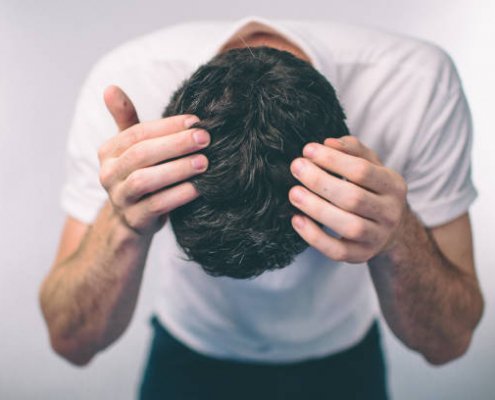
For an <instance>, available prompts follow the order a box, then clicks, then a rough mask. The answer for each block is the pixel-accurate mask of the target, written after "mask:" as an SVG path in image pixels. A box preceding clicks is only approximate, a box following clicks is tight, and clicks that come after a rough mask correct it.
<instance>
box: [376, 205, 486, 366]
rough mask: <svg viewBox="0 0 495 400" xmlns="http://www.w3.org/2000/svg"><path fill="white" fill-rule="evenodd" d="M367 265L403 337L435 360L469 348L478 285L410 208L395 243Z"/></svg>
mask: <svg viewBox="0 0 495 400" xmlns="http://www.w3.org/2000/svg"><path fill="white" fill-rule="evenodd" d="M368 265H369V270H370V274H371V277H372V279H373V283H374V285H375V288H376V292H377V294H378V298H379V302H380V306H381V308H382V311H383V314H384V317H385V319H386V321H387V323H388V325H389V326H390V328H391V329H392V331H393V332H394V333H395V334H396V335H397V337H399V339H401V340H402V341H403V342H404V343H405V344H406V345H407V346H408V347H410V348H412V349H414V350H417V351H419V352H421V353H422V354H423V355H424V356H425V357H426V359H427V360H428V361H429V362H431V363H433V364H441V363H444V362H446V361H449V360H451V359H453V358H456V357H458V356H460V355H462V354H463V353H464V352H465V350H466V349H467V347H468V346H469V343H470V340H471V336H472V333H473V330H474V328H475V327H476V325H477V323H478V321H479V319H480V318H481V314H482V309H483V299H482V296H481V292H480V289H479V287H478V284H477V282H476V280H475V279H473V278H472V277H471V276H468V275H466V274H464V273H463V272H462V271H461V270H460V269H459V268H458V267H457V266H456V265H454V264H453V263H451V262H450V261H449V260H448V259H447V258H446V257H445V256H444V255H443V254H442V252H441V251H440V249H439V248H438V246H437V245H436V243H435V240H434V238H433V237H432V235H431V234H430V233H429V232H428V231H427V230H426V229H425V228H424V227H423V225H422V224H421V222H420V221H419V220H418V219H417V217H416V216H415V215H414V214H413V213H412V212H411V211H408V212H407V216H406V218H405V220H404V225H403V229H402V230H401V234H400V236H399V237H398V238H397V240H396V244H395V246H394V247H392V248H391V249H390V250H389V251H388V252H387V253H382V254H379V255H378V256H376V257H374V258H372V259H370V260H369V262H368Z"/></svg>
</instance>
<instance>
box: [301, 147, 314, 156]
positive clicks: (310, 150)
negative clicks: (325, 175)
mask: <svg viewBox="0 0 495 400" xmlns="http://www.w3.org/2000/svg"><path fill="white" fill-rule="evenodd" d="M315 151H316V146H315V145H314V144H307V145H306V146H305V147H304V149H303V155H304V156H305V157H313V156H314V154H315Z"/></svg>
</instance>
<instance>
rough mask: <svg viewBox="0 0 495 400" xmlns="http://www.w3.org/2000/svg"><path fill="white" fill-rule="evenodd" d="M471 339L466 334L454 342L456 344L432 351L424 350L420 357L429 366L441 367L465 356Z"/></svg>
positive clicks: (470, 335) (469, 335)
mask: <svg viewBox="0 0 495 400" xmlns="http://www.w3.org/2000/svg"><path fill="white" fill-rule="evenodd" d="M471 339H472V334H468V335H465V336H463V337H462V338H461V339H460V340H458V341H456V343H452V344H444V345H443V346H439V347H436V348H434V349H428V350H424V351H423V352H422V355H423V357H424V358H425V360H426V361H427V362H428V363H429V364H430V365H433V366H436V367H438V366H442V365H445V364H448V363H450V362H452V361H454V360H456V359H458V358H460V357H462V356H463V355H464V354H466V352H467V350H468V349H469V346H470V344H471Z"/></svg>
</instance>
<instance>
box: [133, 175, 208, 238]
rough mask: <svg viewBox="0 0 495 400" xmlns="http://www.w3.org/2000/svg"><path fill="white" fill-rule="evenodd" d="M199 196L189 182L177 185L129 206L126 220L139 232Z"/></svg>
mask: <svg viewBox="0 0 495 400" xmlns="http://www.w3.org/2000/svg"><path fill="white" fill-rule="evenodd" d="M199 195H200V193H199V192H198V191H197V189H196V188H195V187H194V185H193V184H192V183H191V182H182V183H179V184H178V185H176V186H173V187H168V188H165V189H163V190H161V191H159V192H157V193H154V194H152V195H151V196H149V197H146V198H144V199H142V200H141V201H139V202H137V203H135V204H134V205H132V206H130V207H129V208H128V211H127V212H126V220H127V221H128V224H129V225H131V226H133V227H134V228H135V229H137V230H140V229H142V228H143V227H146V226H147V225H148V224H149V223H150V222H151V221H153V220H155V219H156V218H157V217H159V216H161V215H163V214H168V213H169V212H171V211H173V210H174V209H176V208H177V207H180V206H182V205H184V204H186V203H188V202H190V201H192V200H194V199H196V198H197V197H199Z"/></svg>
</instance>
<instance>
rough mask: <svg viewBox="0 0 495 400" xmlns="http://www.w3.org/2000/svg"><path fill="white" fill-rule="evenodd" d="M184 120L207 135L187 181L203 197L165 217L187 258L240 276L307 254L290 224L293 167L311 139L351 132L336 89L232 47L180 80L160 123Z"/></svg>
mask: <svg viewBox="0 0 495 400" xmlns="http://www.w3.org/2000/svg"><path fill="white" fill-rule="evenodd" d="M186 113H189V114H195V115H197V116H198V117H199V118H200V119H201V120H200V121H199V122H197V123H196V124H195V125H193V127H198V128H204V129H205V130H207V131H208V132H209V133H210V136H211V142H210V145H209V146H208V147H207V148H205V149H203V150H202V151H201V153H203V154H204V155H205V156H206V157H207V158H208V169H207V170H206V171H205V172H203V173H201V174H199V175H196V176H194V177H192V178H189V181H190V182H191V183H192V184H193V185H194V186H195V187H196V189H197V190H198V192H199V193H200V196H199V197H197V198H196V199H194V200H193V201H191V202H189V203H187V204H184V205H182V206H181V207H179V208H176V209H175V210H173V211H172V212H171V213H170V215H169V218H170V223H171V224H172V229H173V231H174V233H175V236H176V239H177V242H178V244H179V246H180V247H181V248H182V249H183V250H184V253H185V254H186V256H187V260H190V261H195V262H196V263H198V264H200V265H201V266H202V268H203V269H204V270H205V271H206V272H207V273H208V274H210V275H212V276H229V277H232V278H239V279H246V278H253V277H256V276H258V275H260V274H261V273H263V272H264V271H267V270H274V269H278V268H283V267H285V266H287V265H289V264H290V263H291V262H292V261H293V260H294V257H295V256H296V255H297V254H299V253H301V252H302V251H303V250H305V249H306V248H307V247H308V244H307V243H306V242H305V241H304V240H303V239H302V238H301V237H300V236H299V235H298V234H297V232H296V231H295V230H294V229H293V228H292V225H291V217H292V216H293V215H294V214H295V213H301V211H300V210H298V209H297V208H295V207H294V206H292V204H291V203H290V202H289V198H288V192H289V189H290V188H291V187H292V186H294V185H297V184H300V182H299V181H297V180H296V179H295V178H294V177H293V176H292V174H291V172H290V163H291V162H292V160H293V159H295V158H297V157H300V156H301V155H302V148H303V147H304V145H305V144H306V143H308V142H319V143H323V141H324V139H326V138H328V137H340V136H344V135H348V134H349V132H348V129H347V126H346V124H345V115H344V112H343V110H342V107H341V106H340V104H339V102H338V100H337V97H336V94H335V91H334V89H333V88H332V86H331V84H330V83H329V82H328V80H327V79H326V78H325V77H324V76H323V75H321V74H320V73H319V72H318V71H317V70H316V69H315V68H314V67H313V66H311V65H310V64H309V63H308V62H306V61H304V60H302V59H300V58H297V57H296V56H294V55H293V54H292V53H289V52H287V51H284V50H278V49H275V48H272V47H267V46H259V47H253V48H235V49H232V50H229V51H226V52H223V53H220V54H218V55H216V56H215V57H214V58H212V59H211V60H210V61H209V62H208V63H206V64H203V65H201V66H200V67H199V68H198V69H197V70H196V71H195V72H194V73H193V74H192V76H191V77H189V78H188V79H186V80H185V81H184V82H182V83H181V85H180V86H179V88H178V89H177V90H176V91H175V92H174V93H173V94H172V96H171V98H170V101H169V103H168V105H167V107H166V109H165V111H164V113H163V117H167V116H172V115H176V114H186ZM316 222H317V221H316ZM317 223H318V222H317ZM318 225H319V226H320V227H321V226H322V225H321V224H320V223H318Z"/></svg>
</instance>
